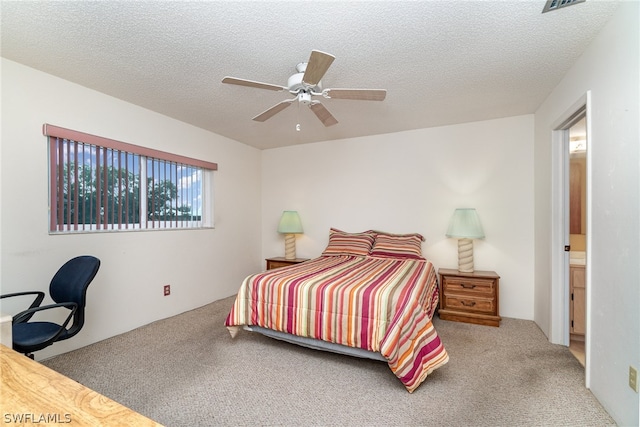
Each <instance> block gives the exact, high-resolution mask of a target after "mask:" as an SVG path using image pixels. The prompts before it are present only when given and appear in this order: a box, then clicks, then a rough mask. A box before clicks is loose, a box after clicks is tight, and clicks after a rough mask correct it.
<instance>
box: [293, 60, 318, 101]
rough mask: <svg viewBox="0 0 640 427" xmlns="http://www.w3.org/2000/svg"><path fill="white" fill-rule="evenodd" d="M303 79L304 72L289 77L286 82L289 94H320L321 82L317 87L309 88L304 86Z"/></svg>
mask: <svg viewBox="0 0 640 427" xmlns="http://www.w3.org/2000/svg"><path fill="white" fill-rule="evenodd" d="M298 66H300V64H298ZM305 68H306V64H305ZM303 77H304V71H302V72H300V73H296V74H294V75H292V76H291V77H289V80H288V81H287V87H288V88H289V92H291V93H292V94H294V95H295V94H298V93H299V92H300V91H304V92H316V93H318V92H322V82H318V84H317V85H315V86H311V85H308V84H305V83H304V82H303V81H302V78H303Z"/></svg>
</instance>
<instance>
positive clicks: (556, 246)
mask: <svg viewBox="0 0 640 427" xmlns="http://www.w3.org/2000/svg"><path fill="white" fill-rule="evenodd" d="M583 115H584V116H586V130H587V135H586V140H587V153H586V161H587V189H586V197H587V200H586V214H587V221H586V222H587V224H586V227H587V235H586V258H585V263H586V266H585V284H586V293H585V299H586V307H585V356H586V362H585V381H586V385H587V387H589V379H590V375H589V361H590V359H591V357H590V356H591V354H590V353H591V340H590V339H589V338H590V335H591V321H590V319H591V239H590V236H591V218H592V215H591V205H592V204H591V151H592V150H590V149H589V147H591V142H590V140H591V91H587V93H585V94H584V95H583V96H582V97H580V99H578V100H577V101H576V102H574V103H573V105H571V107H570V108H569V109H568V110H567V111H565V113H564V114H563V115H562V116H560V117H559V118H558V120H556V121H555V122H554V124H553V126H552V129H553V131H552V147H551V187H552V188H551V197H552V200H551V301H550V302H551V310H550V312H551V319H550V325H551V328H550V334H549V338H550V341H551V342H552V343H555V344H563V345H566V346H568V345H569V339H570V338H569V332H570V328H569V252H566V251H565V250H564V247H565V245H568V244H569V221H568V218H569V215H568V209H569V128H570V127H571V126H572V125H573V124H575V122H576V121H577V120H578V119H579V118H581V117H582V116H583Z"/></svg>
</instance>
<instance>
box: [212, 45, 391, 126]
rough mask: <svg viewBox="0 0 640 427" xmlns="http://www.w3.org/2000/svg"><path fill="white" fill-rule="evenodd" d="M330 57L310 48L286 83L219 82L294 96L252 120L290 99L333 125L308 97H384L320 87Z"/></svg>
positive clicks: (365, 91)
mask: <svg viewBox="0 0 640 427" xmlns="http://www.w3.org/2000/svg"><path fill="white" fill-rule="evenodd" d="M334 59H335V57H334V56H333V55H331V54H328V53H325V52H321V51H319V50H312V51H311V56H310V57H309V62H301V63H300V64H298V65H297V66H296V71H297V73H296V74H294V75H292V76H291V77H289V81H288V83H287V86H279V85H274V84H270V83H262V82H257V81H253V80H246V79H239V78H236V77H228V76H227V77H225V78H223V79H222V83H228V84H233V85H239V86H248V87H254V88H258V89H267V90H273V91H276V92H281V91H289V93H291V94H292V95H295V97H294V98H290V99H285V100H284V101H281V102H279V103H277V104H276V105H274V106H273V107H271V108H269V109H268V110H266V111H264V112H262V113H260V114H258V115H257V116H255V117H254V118H253V120H255V121H258V122H264V121H265V120H268V119H270V118H271V117H273V116H275V115H276V114H277V113H279V112H280V111H282V110H284V109H285V108H287V107H288V106H290V105H291V104H293V103H294V102H296V101H298V104H299V105H304V106H307V107H309V108H310V109H311V111H313V113H314V114H315V115H316V117H318V119H319V120H320V121H321V122H322V124H323V125H325V126H333V125H335V124H336V123H338V120H336V118H335V117H333V115H331V113H330V112H329V110H327V108H326V107H325V106H324V105H323V104H322V103H321V102H320V101H317V100H314V99H312V98H313V97H315V96H323V97H324V98H327V99H353V100H362V101H382V100H384V98H385V97H386V96H387V91H386V89H322V82H321V81H320V80H321V79H322V77H323V76H324V74H325V73H326V72H327V70H328V69H329V67H330V66H331V63H332V62H333V60H334ZM296 129H297V130H300V125H299V124H298V125H297V126H296Z"/></svg>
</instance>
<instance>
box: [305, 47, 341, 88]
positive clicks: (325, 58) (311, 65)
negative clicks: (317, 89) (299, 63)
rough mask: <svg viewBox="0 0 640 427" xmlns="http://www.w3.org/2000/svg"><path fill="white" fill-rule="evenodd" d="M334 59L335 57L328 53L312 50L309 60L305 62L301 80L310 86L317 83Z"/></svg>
mask: <svg viewBox="0 0 640 427" xmlns="http://www.w3.org/2000/svg"><path fill="white" fill-rule="evenodd" d="M334 59H336V57H335V56H333V55H331V54H329V53H325V52H320V51H319V50H312V51H311V56H310V57H309V62H308V63H307V69H306V70H305V72H304V75H303V76H302V81H303V82H304V83H306V84H308V85H311V86H315V85H317V84H318V82H319V81H320V80H321V79H322V77H323V76H324V73H326V72H327V70H328V69H329V66H331V63H332V62H333V60H334Z"/></svg>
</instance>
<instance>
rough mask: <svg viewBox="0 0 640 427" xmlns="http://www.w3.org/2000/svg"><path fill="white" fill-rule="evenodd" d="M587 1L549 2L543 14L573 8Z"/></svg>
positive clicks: (562, 0)
mask: <svg viewBox="0 0 640 427" xmlns="http://www.w3.org/2000/svg"><path fill="white" fill-rule="evenodd" d="M585 1H586V0H547V4H545V5H544V9H542V13H546V12H551V11H552V10H557V9H560V8H563V7H567V6H571V5H574V4H578V3H584V2H585Z"/></svg>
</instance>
